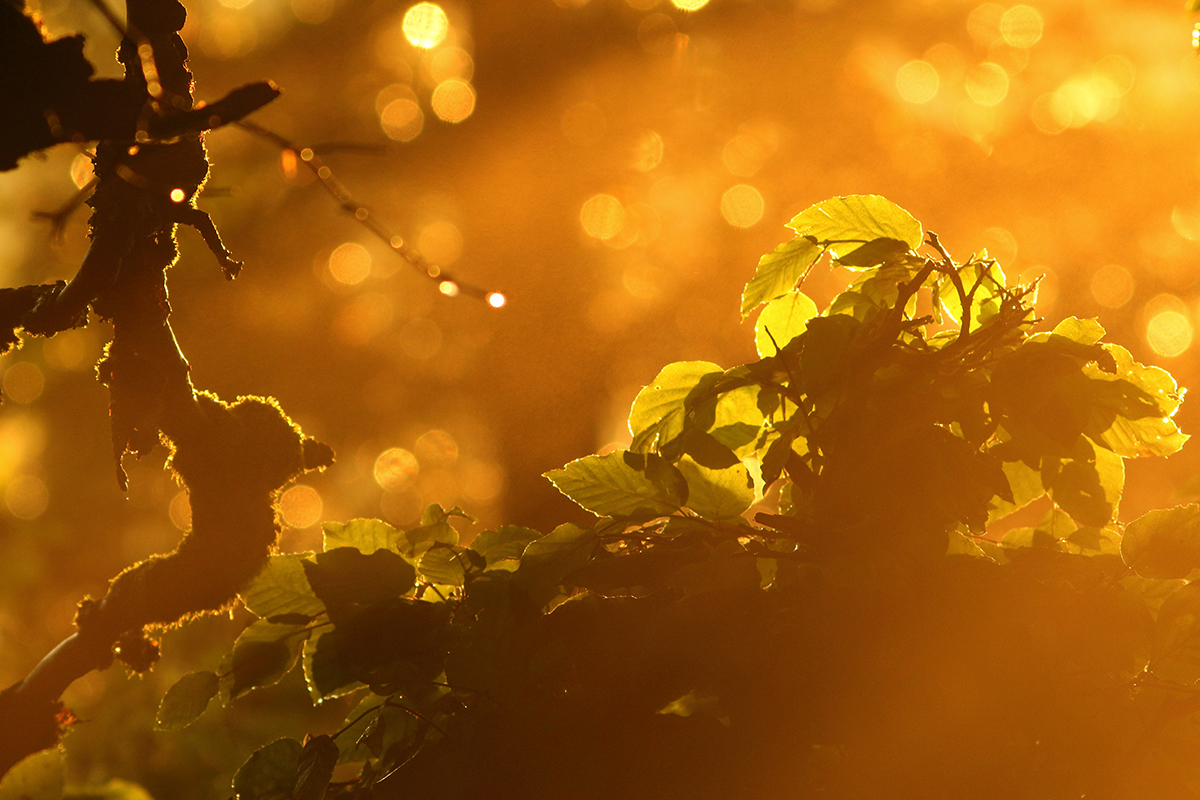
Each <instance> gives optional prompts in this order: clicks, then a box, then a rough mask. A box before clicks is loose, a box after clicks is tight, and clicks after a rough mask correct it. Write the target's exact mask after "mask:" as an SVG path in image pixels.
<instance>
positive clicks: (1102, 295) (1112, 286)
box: [1091, 264, 1134, 308]
mask: <svg viewBox="0 0 1200 800" xmlns="http://www.w3.org/2000/svg"><path fill="white" fill-rule="evenodd" d="M1091 288H1092V297H1094V298H1096V302H1097V303H1099V304H1100V305H1102V306H1104V307H1105V308H1120V307H1121V306H1123V305H1125V304H1126V303H1128V302H1129V300H1130V298H1132V297H1133V289H1134V280H1133V275H1132V273H1130V272H1129V270H1127V269H1125V268H1124V267H1122V266H1121V265H1119V264H1109V265H1108V266H1106V267H1101V268H1100V269H1098V270H1096V272H1095V273H1094V274H1093V275H1092V287H1091Z"/></svg>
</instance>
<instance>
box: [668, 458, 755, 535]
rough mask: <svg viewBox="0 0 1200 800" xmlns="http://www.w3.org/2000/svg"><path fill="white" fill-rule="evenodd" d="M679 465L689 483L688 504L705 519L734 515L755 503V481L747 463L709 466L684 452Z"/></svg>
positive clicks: (724, 518)
mask: <svg viewBox="0 0 1200 800" xmlns="http://www.w3.org/2000/svg"><path fill="white" fill-rule="evenodd" d="M677 466H678V467H679V471H680V472H682V473H683V477H684V479H685V480H687V484H688V499H687V507H688V508H690V509H691V510H692V511H695V512H696V513H697V514H699V515H700V516H702V517H704V518H705V519H710V520H714V521H717V520H726V519H734V518H736V517H739V516H741V515H742V513H743V512H745V511H746V509H748V508H750V506H751V505H752V504H753V503H754V481H753V480H752V479H751V478H750V470H748V469H747V468H746V465H745V464H741V463H738V464H735V465H734V466H732V467H726V468H725V469H709V468H708V467H705V466H701V465H700V464H698V463H696V462H695V461H694V460H692V459H691V458H690V457H688V456H684V457H683V458H681V459H680V460H679V464H678V465H677Z"/></svg>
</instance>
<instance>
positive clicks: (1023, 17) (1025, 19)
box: [1000, 6, 1042, 50]
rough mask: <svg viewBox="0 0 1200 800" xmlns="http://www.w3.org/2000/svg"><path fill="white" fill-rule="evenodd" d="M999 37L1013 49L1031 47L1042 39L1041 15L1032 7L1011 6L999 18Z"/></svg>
mask: <svg viewBox="0 0 1200 800" xmlns="http://www.w3.org/2000/svg"><path fill="white" fill-rule="evenodd" d="M1000 35H1001V36H1003V37H1004V41H1005V42H1007V43H1008V44H1010V45H1012V46H1013V47H1018V48H1021V49H1022V50H1024V49H1027V48H1030V47H1033V46H1034V45H1035V44H1037V43H1038V40H1039V39H1041V38H1042V15H1041V14H1040V13H1039V12H1038V10H1037V9H1036V8H1033V7H1032V6H1013V7H1012V8H1010V9H1009V10H1008V11H1005V12H1004V16H1002V17H1000Z"/></svg>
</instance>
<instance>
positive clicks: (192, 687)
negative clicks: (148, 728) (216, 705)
mask: <svg viewBox="0 0 1200 800" xmlns="http://www.w3.org/2000/svg"><path fill="white" fill-rule="evenodd" d="M219 689H220V680H219V679H218V678H217V673H215V672H211V671H209V670H204V671H202V672H189V673H188V674H187V675H184V676H183V677H182V678H180V679H179V680H177V681H176V682H175V684H174V685H173V686H172V687H171V688H170V689H167V693H166V694H164V695H163V699H162V702H160V703H159V704H158V714H157V715H156V716H155V718H154V727H155V728H156V729H157V730H160V731H174V730H179V729H180V728H186V727H187V726H188V725H191V724H192V722H194V721H195V720H196V718H197V717H199V716H200V715H201V714H203V713H204V709H206V708H208V703H209V701H210V700H212V699H213V697H214V696H215V695H216V694H217V691H218V690H219Z"/></svg>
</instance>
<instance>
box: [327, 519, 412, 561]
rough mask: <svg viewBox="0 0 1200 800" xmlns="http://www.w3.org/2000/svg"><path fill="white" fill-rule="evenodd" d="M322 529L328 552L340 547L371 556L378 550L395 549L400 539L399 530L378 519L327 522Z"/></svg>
mask: <svg viewBox="0 0 1200 800" xmlns="http://www.w3.org/2000/svg"><path fill="white" fill-rule="evenodd" d="M321 529H322V530H323V531H324V548H323V549H324V550H325V551H326V552H328V551H330V550H335V549H337V548H339V547H355V548H357V549H358V550H359V551H360V552H362V553H363V554H364V555H370V554H371V553H374V552H375V551H376V550H387V549H394V548H395V545H396V539H398V538H399V537H400V532H399V531H398V530H396V529H395V528H393V527H392V526H391V525H388V524H387V523H386V522H384V521H383V520H378V519H352V520H350V521H349V522H345V523H342V522H326V523H325V524H324V525H322V526H321Z"/></svg>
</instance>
